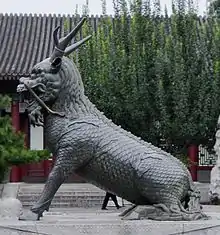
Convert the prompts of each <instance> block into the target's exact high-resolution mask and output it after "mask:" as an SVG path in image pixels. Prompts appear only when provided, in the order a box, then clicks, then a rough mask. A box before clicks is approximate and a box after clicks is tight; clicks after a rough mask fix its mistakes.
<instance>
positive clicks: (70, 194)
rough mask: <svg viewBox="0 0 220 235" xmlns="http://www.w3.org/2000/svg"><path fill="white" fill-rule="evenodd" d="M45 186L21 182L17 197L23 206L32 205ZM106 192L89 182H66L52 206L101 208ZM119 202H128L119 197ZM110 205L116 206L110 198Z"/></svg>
mask: <svg viewBox="0 0 220 235" xmlns="http://www.w3.org/2000/svg"><path fill="white" fill-rule="evenodd" d="M43 187H44V184H21V185H20V186H19V189H18V194H17V198H18V199H19V200H20V201H21V202H22V205H23V207H25V208H27V207H31V206H32V205H33V204H34V202H36V201H37V199H38V198H39V196H40V194H41V192H42V190H43ZM105 193H106V192H105V191H103V190H101V189H99V188H97V187H95V186H94V185H91V184H87V183H83V184H64V185H62V186H61V187H60V188H59V190H58V191H57V193H56V194H55V196H54V199H53V201H52V204H51V208H73V207H81V208H91V207H98V208H101V205H102V203H103V200H104V196H105ZM118 202H119V204H124V203H126V204H127V203H128V202H126V201H123V202H122V199H121V198H118ZM128 204H130V203H128ZM108 206H114V203H113V202H112V201H111V200H109V203H108Z"/></svg>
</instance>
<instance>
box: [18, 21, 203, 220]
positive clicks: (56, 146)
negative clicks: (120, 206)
mask: <svg viewBox="0 0 220 235" xmlns="http://www.w3.org/2000/svg"><path fill="white" fill-rule="evenodd" d="M84 21H85V19H83V20H82V21H81V22H80V23H79V24H78V25H77V26H76V27H75V28H74V29H73V31H72V32H70V34H68V35H67V36H66V37H65V38H62V39H60V40H59V39H58V38H57V32H58V29H59V28H56V29H55V31H54V35H53V36H54V42H55V48H54V51H53V53H52V55H51V57H50V58H47V59H45V60H43V61H42V62H40V63H38V64H36V65H35V66H34V68H33V70H32V74H31V76H30V77H26V78H21V79H20V84H19V85H18V87H17V91H18V92H20V93H21V94H22V93H26V92H28V93H31V95H32V97H33V98H32V100H30V102H29V106H28V112H29V117H30V121H31V123H32V124H33V125H42V124H43V123H42V120H43V116H44V117H45V118H44V127H45V132H46V138H45V139H46V142H47V143H46V144H47V147H48V148H49V149H50V151H51V152H52V153H53V155H54V156H55V157H56V160H55V164H54V167H53V169H52V171H51V173H50V175H49V177H48V179H47V182H46V184H45V188H44V190H43V192H42V194H41V196H40V198H39V200H38V201H37V202H36V203H35V204H34V206H33V207H32V208H31V210H30V211H29V213H24V214H23V215H21V216H20V219H21V220H37V219H39V218H40V217H41V216H42V213H43V212H44V211H45V210H48V209H49V207H50V204H51V201H52V199H53V197H54V195H55V193H56V192H57V190H58V188H59V187H60V185H61V184H62V183H63V182H64V181H65V179H66V178H67V177H68V176H69V175H70V174H72V172H73V171H75V172H76V173H77V174H78V175H80V176H82V177H84V178H85V179H86V180H87V181H88V182H91V183H93V184H94V185H96V186H98V187H100V188H102V189H104V190H106V191H109V192H113V193H114V194H117V195H118V196H120V197H122V198H124V199H126V200H128V201H130V202H132V203H133V204H134V205H136V207H135V206H134V207H132V208H131V210H127V211H126V212H125V213H123V215H122V216H123V218H124V219H126V217H127V216H128V217H130V215H131V213H132V212H134V211H135V213H136V214H137V213H138V214H139V216H136V217H137V218H139V219H143V218H148V219H154V220H197V219H204V218H206V216H205V215H204V214H203V213H202V211H201V207H200V203H199V199H200V193H199V191H198V190H197V189H196V187H195V185H194V183H193V181H192V179H191V176H190V173H189V171H188V170H187V168H186V167H185V166H184V164H183V163H181V162H180V161H179V160H178V159H176V158H175V157H174V156H172V155H170V154H168V153H166V152H164V151H162V150H161V149H159V148H157V147H155V146H153V145H152V144H150V143H147V142H145V141H143V140H141V139H140V138H138V137H136V136H134V135H133V134H131V133H129V132H127V131H125V130H123V129H122V128H121V127H119V126H117V125H115V124H114V123H113V122H112V121H111V120H109V119H108V118H106V117H105V115H104V114H103V113H101V112H100V111H99V110H98V109H97V108H96V107H95V105H94V104H92V103H91V102H90V100H89V99H88V98H87V97H86V96H85V94H84V87H83V82H82V79H81V76H80V74H79V72H78V69H77V68H76V66H75V64H74V63H73V62H72V61H71V60H70V59H68V58H67V57H65V56H67V55H68V54H70V53H71V52H72V51H74V50H75V49H76V48H78V47H79V46H80V45H81V44H83V43H84V42H85V41H87V40H88V39H89V38H90V36H89V37H87V38H85V39H83V40H82V41H80V42H77V43H75V44H73V45H71V46H69V47H68V46H67V45H68V43H69V42H70V41H71V39H72V38H73V37H74V36H75V35H76V33H77V32H78V30H79V29H80V28H81V26H82V25H83V23H84ZM143 205H146V208H145V207H144V206H143ZM149 206H150V207H149ZM149 208H150V209H149ZM137 218H136V219H137Z"/></svg>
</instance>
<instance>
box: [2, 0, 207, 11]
mask: <svg viewBox="0 0 220 235" xmlns="http://www.w3.org/2000/svg"><path fill="white" fill-rule="evenodd" d="M85 2H86V0H0V6H1V7H0V13H37V14H40V13H41V14H43V13H46V14H48V13H55V14H74V13H75V9H76V5H77V4H78V8H79V12H80V10H81V9H82V5H83V4H85ZM106 2H107V13H108V14H112V13H113V7H112V0H106ZM160 2H161V6H162V7H164V5H165V4H166V5H167V7H168V9H170V7H171V0H161V1H160ZM198 2H199V4H198V5H199V14H200V15H202V14H203V13H204V11H205V9H206V0H198ZM89 9H90V14H101V12H102V10H101V9H102V7H101V0H89Z"/></svg>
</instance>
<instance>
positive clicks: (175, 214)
mask: <svg viewBox="0 0 220 235" xmlns="http://www.w3.org/2000/svg"><path fill="white" fill-rule="evenodd" d="M207 218H208V217H207V216H206V215H205V214H203V213H201V212H200V211H199V212H189V211H187V210H185V209H184V208H183V206H182V204H181V203H180V202H176V203H160V204H154V205H143V206H137V207H136V208H134V210H133V211H131V212H129V213H128V214H125V215H123V218H122V219H123V220H134V219H151V220H157V221H192V220H200V219H207Z"/></svg>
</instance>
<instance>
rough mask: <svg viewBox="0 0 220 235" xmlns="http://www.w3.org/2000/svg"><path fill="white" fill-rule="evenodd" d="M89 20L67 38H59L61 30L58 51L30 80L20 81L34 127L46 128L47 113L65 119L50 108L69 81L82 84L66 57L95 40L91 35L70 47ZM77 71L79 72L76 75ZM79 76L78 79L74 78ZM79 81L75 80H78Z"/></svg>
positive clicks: (32, 74) (56, 40)
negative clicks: (44, 116)
mask: <svg viewBox="0 0 220 235" xmlns="http://www.w3.org/2000/svg"><path fill="white" fill-rule="evenodd" d="M85 20H86V18H83V19H82V20H81V21H80V22H79V23H78V24H77V25H76V27H75V28H74V29H73V30H72V31H71V32H70V33H69V34H68V35H66V36H65V37H63V38H61V39H58V31H59V29H60V27H57V28H56V29H55V30H54V32H53V39H54V49H53V52H52V54H51V56H50V58H47V59H45V60H43V61H41V62H40V63H38V64H36V65H35V66H34V67H33V69H32V71H31V74H30V76H29V77H22V78H20V80H19V82H20V84H19V85H18V86H17V92H19V93H20V94H23V95H24V96H25V95H28V96H26V98H27V99H28V100H29V102H28V113H29V118H30V122H31V124H33V125H34V126H35V125H37V126H41V125H43V123H42V120H43V114H44V113H45V111H46V112H47V113H50V114H54V115H59V116H64V114H63V113H59V112H55V111H53V110H51V108H50V107H52V105H53V104H54V102H55V101H56V99H57V98H58V96H59V94H60V92H61V89H62V87H63V84H64V83H65V82H66V81H64V80H65V79H70V76H72V77H71V79H72V80H73V82H75V83H77V84H79V85H80V82H81V81H78V80H80V79H81V78H80V76H79V73H78V71H75V70H76V67H75V65H74V63H73V62H72V61H71V60H69V59H68V58H67V57H66V56H68V55H69V54H70V53H72V52H73V51H75V50H76V49H77V48H79V47H80V46H81V45H82V44H84V43H85V42H86V41H88V40H89V39H90V38H91V35H90V36H88V37H86V38H84V39H82V40H80V41H78V42H76V43H74V44H72V45H70V46H68V44H69V43H70V42H71V40H72V39H73V38H74V37H75V36H76V34H77V33H78V31H79V30H80V29H81V27H82V25H83V24H84V22H85ZM73 71H75V72H73ZM74 75H75V76H76V78H74V77H73V76H74ZM74 80H75V81H74Z"/></svg>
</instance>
